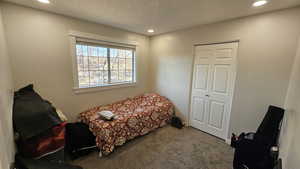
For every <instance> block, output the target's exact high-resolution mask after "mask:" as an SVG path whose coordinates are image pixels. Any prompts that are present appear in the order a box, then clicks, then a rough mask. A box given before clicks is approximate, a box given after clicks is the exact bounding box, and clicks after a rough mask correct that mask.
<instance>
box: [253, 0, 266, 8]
mask: <svg viewBox="0 0 300 169" xmlns="http://www.w3.org/2000/svg"><path fill="white" fill-rule="evenodd" d="M266 3H268V1H266V0H260V1H256V2H254V3H253V6H254V7H258V6H263V5H265V4H266Z"/></svg>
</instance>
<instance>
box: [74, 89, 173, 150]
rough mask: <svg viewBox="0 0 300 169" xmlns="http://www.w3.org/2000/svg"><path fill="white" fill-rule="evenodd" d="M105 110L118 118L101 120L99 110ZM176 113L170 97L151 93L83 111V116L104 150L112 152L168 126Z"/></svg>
mask: <svg viewBox="0 0 300 169" xmlns="http://www.w3.org/2000/svg"><path fill="white" fill-rule="evenodd" d="M102 110H110V111H112V112H113V113H114V114H116V117H115V119H114V120H112V121H106V120H103V119H101V118H100V117H99V115H98V114H97V112H99V111H102ZM172 114H173V104H172V103H171V102H170V101H169V100H168V99H167V98H165V97H163V96H160V95H158V94H154V93H150V94H144V95H141V96H137V97H134V98H128V99H126V100H123V101H119V102H116V103H113V104H109V105H105V106H99V107H95V108H93V109H90V110H88V111H85V112H82V113H80V117H79V118H80V120H81V121H82V122H84V123H86V124H88V125H89V127H90V130H91V131H92V132H93V133H94V135H95V136H96V143H97V146H98V147H99V148H100V150H101V151H102V152H103V153H104V154H109V153H111V152H112V151H113V150H114V147H115V146H120V145H123V144H124V143H125V142H126V141H127V140H130V139H133V138H135V137H137V136H141V135H145V134H147V133H148V132H150V131H153V130H155V129H156V128H158V127H162V126H164V125H166V123H167V122H168V121H169V120H170V118H171V116H172Z"/></svg>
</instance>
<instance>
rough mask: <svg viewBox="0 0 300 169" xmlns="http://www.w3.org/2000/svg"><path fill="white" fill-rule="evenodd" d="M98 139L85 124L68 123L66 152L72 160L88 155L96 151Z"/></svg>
mask: <svg viewBox="0 0 300 169" xmlns="http://www.w3.org/2000/svg"><path fill="white" fill-rule="evenodd" d="M96 149H97V147H96V137H95V136H94V135H93V133H92V132H91V131H90V130H89V126H88V125H86V124H84V123H68V124H67V125H66V151H67V152H68V153H69V154H70V156H71V158H72V159H74V158H77V157H79V156H82V155H85V154H88V153H89V152H91V151H93V150H96Z"/></svg>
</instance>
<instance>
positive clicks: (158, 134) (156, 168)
mask: <svg viewBox="0 0 300 169" xmlns="http://www.w3.org/2000/svg"><path fill="white" fill-rule="evenodd" d="M232 159H233V150H232V149H231V148H230V146H229V145H227V144H226V143H225V142H223V141H222V140H219V139H217V138H215V137H213V136H211V135H208V134H206V133H203V132H201V131H199V130H196V129H194V128H190V127H188V128H184V129H182V130H178V129H176V128H173V127H171V126H166V127H163V128H160V129H158V130H156V131H154V132H152V133H149V134H148V135H146V136H143V137H139V138H136V139H134V140H132V141H130V142H128V143H126V144H124V145H123V146H121V147H118V148H117V149H115V151H114V152H113V153H112V154H110V155H109V156H104V157H102V158H99V157H98V154H97V153H96V152H95V153H92V154H89V155H87V156H85V157H81V158H79V159H77V160H75V161H73V164H75V165H80V166H82V167H83V168H84V169H231V168H232V167H231V166H232Z"/></svg>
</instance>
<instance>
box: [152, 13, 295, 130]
mask: <svg viewBox="0 0 300 169" xmlns="http://www.w3.org/2000/svg"><path fill="white" fill-rule="evenodd" d="M299 16H300V8H293V9H287V10H282V11H277V12H273V13H266V14H262V15H257V16H251V17H246V18H241V19H236V20H232V21H226V22H221V23H216V24H210V25H205V26H199V27H195V28H191V29H185V30H180V31H175V32H171V33H166V34H162V35H158V36H154V37H151V39H150V44H151V45H150V51H151V55H150V56H151V58H152V64H151V65H152V66H151V71H150V72H152V80H151V81H152V86H153V90H155V91H158V92H160V93H162V94H163V95H166V96H168V97H169V98H170V99H171V100H172V101H173V102H174V103H175V105H176V107H177V109H178V111H179V114H180V115H181V116H182V117H184V118H187V117H188V111H189V93H190V85H191V73H192V59H193V45H194V44H199V43H213V42H224V41H231V40H240V43H239V50H238V70H237V71H238V72H237V80H236V86H235V93H234V99H233V108H232V115H231V125H230V132H235V133H240V132H242V131H255V130H256V129H257V127H258V125H259V123H260V122H261V120H262V118H263V117H264V115H265V112H266V110H267V107H268V105H270V104H273V105H278V106H283V105H284V101H285V96H286V92H287V88H288V82H289V76H290V73H291V67H292V63H293V61H294V57H295V49H296V46H297V37H298V36H299V34H300V19H299Z"/></svg>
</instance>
